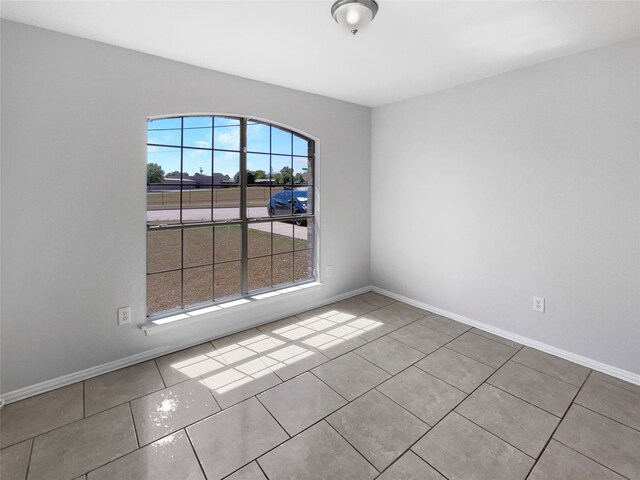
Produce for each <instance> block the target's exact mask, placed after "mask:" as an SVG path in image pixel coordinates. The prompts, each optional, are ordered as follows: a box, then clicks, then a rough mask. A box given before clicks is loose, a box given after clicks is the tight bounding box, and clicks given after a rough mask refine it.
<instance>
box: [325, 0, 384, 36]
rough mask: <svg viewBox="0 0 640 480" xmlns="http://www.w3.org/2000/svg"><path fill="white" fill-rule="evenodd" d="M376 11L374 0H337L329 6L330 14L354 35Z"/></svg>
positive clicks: (376, 5) (376, 6)
mask: <svg viewBox="0 0 640 480" xmlns="http://www.w3.org/2000/svg"><path fill="white" fill-rule="evenodd" d="M376 13H378V4H377V3H376V1H375V0H338V1H337V2H336V3H334V4H333V7H331V16H332V17H333V19H334V20H335V21H336V22H338V23H339V24H340V25H344V26H345V27H347V28H348V29H349V31H350V32H351V33H352V34H353V35H355V34H356V33H358V30H360V29H361V28H363V27H365V26H366V25H368V24H369V23H370V22H371V20H373V19H374V18H375V16H376Z"/></svg>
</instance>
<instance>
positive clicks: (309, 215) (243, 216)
mask: <svg viewBox="0 0 640 480" xmlns="http://www.w3.org/2000/svg"><path fill="white" fill-rule="evenodd" d="M193 117H209V116H202V115H194V116H193ZM210 117H211V119H212V122H211V127H184V119H185V118H189V117H188V116H182V117H170V118H180V124H181V128H180V131H181V132H180V145H179V146H178V145H168V144H162V143H148V146H157V147H162V148H170V149H174V148H179V149H180V171H179V174H180V182H179V185H180V189H179V210H180V212H179V220H178V221H177V222H171V221H168V222H162V223H160V224H158V222H153V221H152V222H149V221H148V222H147V230H148V231H153V230H155V229H158V230H159V231H163V230H172V229H179V230H180V232H181V233H180V236H181V241H180V249H181V252H180V256H181V268H180V275H181V278H180V299H181V302H180V303H181V308H178V309H170V310H163V311H156V312H154V313H152V314H150V315H149V314H148V316H149V317H151V318H155V317H162V316H166V315H170V314H173V313H175V312H176V311H180V312H185V311H189V310H193V309H195V308H196V307H197V308H201V307H202V305H203V304H205V305H211V304H215V303H216V302H217V301H220V300H222V299H224V300H225V301H228V300H229V299H230V298H242V297H245V296H247V295H255V294H256V293H259V292H260V291H269V290H273V289H274V288H275V287H279V288H281V287H282V286H284V285H292V286H293V285H296V284H303V283H307V282H309V281H312V280H313V279H314V278H315V254H314V250H315V241H314V240H313V239H309V236H308V237H307V240H306V242H307V247H306V248H302V249H299V248H296V247H295V233H293V235H294V237H293V238H292V243H293V247H292V250H289V251H279V252H278V253H274V248H273V241H274V240H273V239H274V233H273V224H274V223H275V222H283V221H292V222H294V221H297V220H304V221H306V222H307V225H309V224H310V223H309V220H310V221H311V225H314V223H313V219H314V217H315V215H314V211H315V205H314V203H315V202H313V198H312V197H313V186H314V185H315V182H314V177H315V168H314V160H315V155H314V148H315V142H314V141H313V140H311V139H308V138H306V137H303V136H301V135H299V134H297V133H295V132H293V131H291V130H288V129H286V128H282V127H278V126H274V125H272V124H268V123H265V122H260V121H254V122H256V123H260V124H262V125H265V126H268V127H269V152H259V151H247V150H246V144H247V138H246V135H247V125H248V124H249V122H251V121H252V120H250V119H246V118H236V117H225V116H215V115H214V116H210ZM216 118H229V119H232V120H239V125H218V126H216V125H215V120H216ZM238 126H239V128H240V145H239V148H240V150H230V149H219V148H216V145H215V129H216V128H227V127H238ZM198 128H200V129H205V128H211V134H212V138H211V148H206V147H196V146H185V145H184V131H185V130H189V129H198ZM273 128H277V129H279V130H280V131H283V132H286V133H288V134H290V136H291V146H290V148H291V154H285V153H274V152H272V150H273V134H272V131H273ZM158 130H178V129H177V128H174V129H148V131H158ZM295 138H299V139H302V140H303V141H304V142H306V144H307V150H308V155H306V156H304V155H294V151H295V148H294V139H295ZM243 146H244V147H245V148H244V149H243ZM185 149H190V150H201V151H211V177H212V178H211V184H206V185H204V184H203V185H204V186H205V187H206V186H210V187H211V188H210V190H211V202H210V206H209V208H208V210H209V211H210V212H211V215H210V220H208V221H192V222H187V221H185V219H184V218H183V211H184V210H188V208H185V202H184V198H185V196H184V192H185V188H184V187H185V182H184V175H183V172H184V150H185ZM216 151H219V152H230V153H239V169H240V173H241V180H240V183H239V184H238V188H239V189H240V193H241V195H240V208H239V210H240V211H239V214H240V215H239V217H238V218H233V219H220V220H214V218H213V211H214V205H215V203H214V193H215V188H214V187H215V184H214V173H215V156H214V152H216ZM248 153H255V154H266V155H269V166H270V168H269V179H271V178H272V175H273V174H274V172H273V171H272V165H273V161H272V157H273V156H277V157H287V158H289V159H290V161H289V165H288V166H289V168H290V172H291V179H290V182H289V183H288V184H286V186H285V185H274V184H273V183H272V182H269V198H271V195H272V192H273V190H274V189H277V188H283V191H284V188H285V187H289V188H290V189H295V171H294V158H298V159H306V161H307V165H308V167H307V170H309V169H310V170H311V175H310V178H309V180H307V182H306V187H307V190H308V192H309V193H312V194H311V195H308V198H309V200H308V202H307V204H308V205H309V206H310V207H311V208H309V210H308V211H307V212H306V213H304V214H293V202H292V213H291V215H286V216H278V218H277V219H274V218H272V217H269V216H267V217H255V216H254V217H250V216H249V211H248V207H249V205H248V202H247V192H248V191H249V189H250V187H249V184H247V182H246V179H247V175H246V173H247V154H248ZM163 193H164V192H163ZM149 204H150V202H149V201H148V202H147V208H148V206H149ZM234 208H235V207H234ZM258 222H270V223H271V235H270V243H271V253H270V254H269V255H264V256H263V257H264V258H266V257H271V262H270V263H271V268H270V285H271V286H270V287H268V288H264V289H260V290H251V291H250V290H249V285H248V278H247V275H248V261H249V257H248V248H247V242H248V228H249V224H252V223H258ZM225 225H239V226H240V228H241V231H242V233H241V238H242V243H243V247H242V248H241V259H240V260H226V261H223V262H215V235H216V227H219V226H225ZM208 226H211V227H212V243H213V254H212V258H213V263H207V264H198V265H190V266H187V267H185V265H184V259H185V252H184V248H185V241H184V231H185V229H187V228H197V227H208ZM294 229H295V226H294V225H292V230H293V232H295V230H294ZM313 235H315V225H314V229H313V231H312V236H313ZM308 245H311V246H310V247H309V246H308ZM303 252H306V253H305V255H306V258H307V263H308V259H309V258H310V259H311V265H310V266H309V267H308V268H307V274H306V278H304V279H301V280H299V281H298V280H296V267H295V265H296V256H299V255H300V254H301V253H303ZM274 255H279V256H284V255H289V256H290V257H291V272H289V273H290V274H291V282H288V283H284V284H277V285H274V271H273V257H274ZM309 255H310V256H309ZM261 257H262V256H261ZM261 257H251V258H261ZM238 263H239V264H240V265H239V266H240V271H241V277H242V278H241V281H240V283H241V288H240V294H238V295H231V296H225V297H216V275H215V271H216V268H215V267H216V265H230V264H238ZM209 266H210V267H211V268H212V272H213V275H212V277H213V286H212V294H213V298H212V301H211V302H204V303H198V304H197V305H195V304H194V305H186V304H185V294H184V286H185V279H184V272H185V270H193V269H196V268H204V267H209ZM174 271H176V269H171V270H162V271H154V272H152V273H149V272H148V273H147V276H148V277H150V276H156V275H160V274H166V273H170V272H174ZM234 288H235V287H234Z"/></svg>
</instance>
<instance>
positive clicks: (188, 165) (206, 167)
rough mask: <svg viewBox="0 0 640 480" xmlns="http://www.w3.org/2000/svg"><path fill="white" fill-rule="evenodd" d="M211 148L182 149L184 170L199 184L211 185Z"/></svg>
mask: <svg viewBox="0 0 640 480" xmlns="http://www.w3.org/2000/svg"><path fill="white" fill-rule="evenodd" d="M211 155H212V151H211V150H193V149H190V148H184V149H182V165H183V166H182V171H183V172H184V173H186V174H188V177H189V179H191V180H194V181H195V182H196V184H197V185H203V184H204V185H211V184H212V183H213V180H212V178H211V163H212V158H211Z"/></svg>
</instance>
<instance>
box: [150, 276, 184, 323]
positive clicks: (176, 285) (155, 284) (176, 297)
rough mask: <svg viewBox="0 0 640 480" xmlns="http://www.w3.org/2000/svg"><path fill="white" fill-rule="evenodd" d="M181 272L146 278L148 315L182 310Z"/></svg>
mask: <svg viewBox="0 0 640 480" xmlns="http://www.w3.org/2000/svg"><path fill="white" fill-rule="evenodd" d="M181 278H182V272H180V271H177V272H167V273H156V274H153V275H148V276H147V311H148V312H149V315H153V314H154V313H158V312H162V311H164V310H171V309H174V308H182V304H181V298H180V297H181V285H180V283H181Z"/></svg>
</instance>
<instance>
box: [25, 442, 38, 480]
mask: <svg viewBox="0 0 640 480" xmlns="http://www.w3.org/2000/svg"><path fill="white" fill-rule="evenodd" d="M35 443H36V438H35V437H33V438H32V439H31V448H29V460H28V461H27V471H26V472H25V475H24V478H25V480H26V479H27V478H29V469H30V468H31V458H32V457H33V446H34V445H35Z"/></svg>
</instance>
